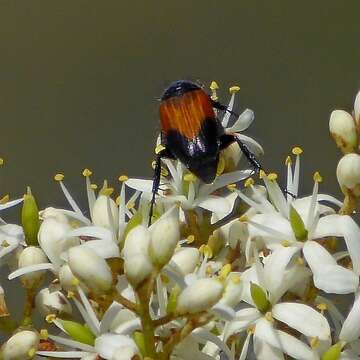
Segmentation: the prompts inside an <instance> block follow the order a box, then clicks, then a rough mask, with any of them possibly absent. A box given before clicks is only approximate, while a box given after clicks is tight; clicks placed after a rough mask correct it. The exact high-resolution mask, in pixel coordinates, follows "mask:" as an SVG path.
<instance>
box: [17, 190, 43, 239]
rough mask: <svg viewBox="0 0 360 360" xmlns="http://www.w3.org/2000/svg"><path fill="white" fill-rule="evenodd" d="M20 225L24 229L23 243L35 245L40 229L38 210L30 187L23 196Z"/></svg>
mask: <svg viewBox="0 0 360 360" xmlns="http://www.w3.org/2000/svg"><path fill="white" fill-rule="evenodd" d="M21 223H22V226H23V229H24V234H25V241H26V243H27V244H28V245H37V244H38V239H37V235H38V232H39V228H40V221H39V209H38V207H37V204H36V201H35V198H34V196H33V195H32V193H31V190H30V187H28V189H27V193H26V194H25V195H24V202H23V206H22V210H21Z"/></svg>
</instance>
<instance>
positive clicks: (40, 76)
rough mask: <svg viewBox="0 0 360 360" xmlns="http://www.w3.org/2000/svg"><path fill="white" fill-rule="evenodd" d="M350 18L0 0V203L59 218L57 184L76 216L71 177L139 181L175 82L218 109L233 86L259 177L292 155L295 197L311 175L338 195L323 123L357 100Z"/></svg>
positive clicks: (200, 6)
mask: <svg viewBox="0 0 360 360" xmlns="http://www.w3.org/2000/svg"><path fill="white" fill-rule="evenodd" d="M359 13H360V2H359V1H355V0H354V1H316V2H313V1H311V2H310V1H302V2H298V3H297V2H293V1H254V0H253V1H239V0H233V1H230V0H229V1H223V2H221V1H214V0H207V1H177V2H175V1H114V0H109V1H101V2H100V1H83V0H77V1H61V2H55V1H37V0H31V1H18V0H11V1H10V0H9V1H4V0H2V1H0V54H1V56H0V121H1V132H0V156H1V157H3V158H4V159H5V161H6V164H5V166H4V167H2V168H1V177H0V179H1V180H0V185H1V194H5V193H10V194H11V196H12V197H16V196H19V195H22V194H23V192H24V191H25V186H26V185H31V187H32V189H33V192H34V194H35V195H36V196H37V197H38V199H39V203H40V206H41V207H44V206H47V205H57V206H66V202H65V200H64V198H63V195H62V193H61V191H60V189H59V187H58V185H57V184H56V183H55V181H54V180H53V175H54V174H55V173H57V172H60V171H61V172H64V174H65V181H66V184H67V185H68V187H69V188H70V189H71V191H72V193H73V194H74V197H75V198H76V199H77V200H79V202H80V203H81V204H82V206H83V207H84V208H85V187H84V179H83V177H82V176H81V171H82V169H83V168H84V167H89V168H91V169H92V170H93V172H94V177H93V180H94V182H97V183H100V182H101V181H102V179H104V178H107V179H109V180H110V181H111V183H112V184H113V185H115V186H118V182H117V180H116V179H117V177H118V175H120V174H123V173H127V174H128V175H130V176H136V177H151V176H152V170H151V168H150V162H151V160H152V156H153V146H154V143H155V139H156V135H157V133H158V131H159V123H158V98H159V96H160V95H161V93H162V91H163V89H164V87H166V86H167V85H168V84H169V82H171V81H173V80H176V79H192V80H200V81H201V82H202V83H203V84H205V85H207V86H208V85H209V83H210V81H211V80H213V79H215V80H217V81H218V83H219V85H220V86H221V89H222V91H221V93H220V94H221V99H222V100H223V101H227V100H228V93H227V89H228V87H229V86H231V85H233V84H238V85H240V86H241V92H240V96H239V97H238V99H239V102H238V110H239V111H240V110H242V109H244V108H246V107H249V108H251V109H253V110H254V111H255V114H256V121H255V123H254V124H253V126H252V127H251V129H249V130H248V131H247V134H248V135H250V136H253V137H255V138H256V139H257V140H258V141H259V142H260V143H261V144H262V145H263V146H264V149H265V151H266V155H265V156H264V158H263V159H262V162H263V164H264V165H265V167H266V168H268V169H274V170H276V171H279V172H280V171H283V161H284V159H285V157H286V155H287V154H288V153H289V151H290V149H291V148H292V147H293V146H294V145H301V146H302V147H303V148H304V156H303V160H304V161H303V164H304V166H303V170H304V169H305V171H303V175H304V181H303V190H304V191H305V192H309V191H310V190H311V188H312V176H311V175H312V173H313V172H314V171H315V170H319V171H320V172H321V173H322V174H323V176H324V180H325V182H324V184H323V185H322V190H323V191H330V190H331V191H332V192H333V193H335V194H338V193H339V191H338V189H337V183H336V177H335V167H336V164H337V161H338V159H339V157H340V154H339V152H338V151H337V149H336V148H335V145H334V144H333V142H332V140H331V139H330V137H329V135H328V119H329V114H330V112H331V111H332V110H333V109H335V108H343V109H347V110H351V109H352V106H353V100H354V96H355V94H356V92H357V90H358V89H359V88H360V77H359V73H360V49H359ZM17 211H18V210H11V211H10V212H17ZM10 215H11V214H10ZM5 218H6V216H5Z"/></svg>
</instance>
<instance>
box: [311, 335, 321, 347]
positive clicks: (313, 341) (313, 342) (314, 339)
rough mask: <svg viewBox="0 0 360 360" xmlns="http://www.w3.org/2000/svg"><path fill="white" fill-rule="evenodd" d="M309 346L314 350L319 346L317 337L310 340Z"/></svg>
mask: <svg viewBox="0 0 360 360" xmlns="http://www.w3.org/2000/svg"><path fill="white" fill-rule="evenodd" d="M310 346H311V347H312V348H313V349H315V348H316V347H318V346H319V338H318V337H317V336H315V337H313V338H311V339H310Z"/></svg>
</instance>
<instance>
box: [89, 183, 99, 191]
mask: <svg viewBox="0 0 360 360" xmlns="http://www.w3.org/2000/svg"><path fill="white" fill-rule="evenodd" d="M90 188H91V189H93V190H96V189H97V188H98V186H97V185H96V184H90Z"/></svg>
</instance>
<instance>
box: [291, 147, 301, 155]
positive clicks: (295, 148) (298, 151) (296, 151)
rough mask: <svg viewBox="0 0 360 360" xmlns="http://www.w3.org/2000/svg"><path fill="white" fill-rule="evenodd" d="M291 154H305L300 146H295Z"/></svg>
mask: <svg viewBox="0 0 360 360" xmlns="http://www.w3.org/2000/svg"><path fill="white" fill-rule="evenodd" d="M291 152H292V153H293V154H294V155H301V154H302V153H303V149H302V148H301V147H299V146H295V147H293V148H292V150H291Z"/></svg>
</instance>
